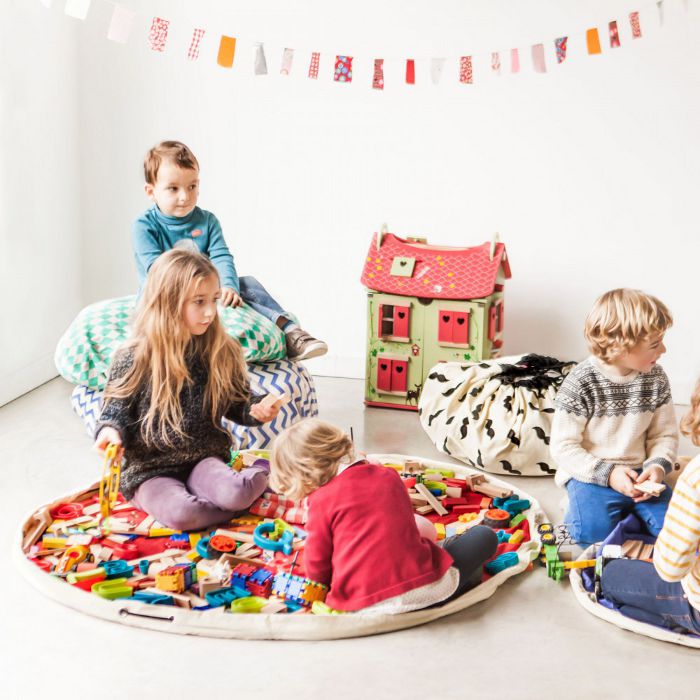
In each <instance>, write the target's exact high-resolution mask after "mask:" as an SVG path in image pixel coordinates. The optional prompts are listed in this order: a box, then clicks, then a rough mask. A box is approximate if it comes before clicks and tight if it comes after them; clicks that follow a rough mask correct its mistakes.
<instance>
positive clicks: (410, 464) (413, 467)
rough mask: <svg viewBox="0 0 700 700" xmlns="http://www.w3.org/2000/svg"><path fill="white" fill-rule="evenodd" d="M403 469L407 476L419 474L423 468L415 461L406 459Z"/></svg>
mask: <svg viewBox="0 0 700 700" xmlns="http://www.w3.org/2000/svg"><path fill="white" fill-rule="evenodd" d="M403 469H404V472H406V473H407V474H421V473H422V472H423V471H424V470H425V467H424V466H423V465H422V464H421V463H420V462H419V461H418V460H417V459H407V460H406V462H405V463H404V465H403Z"/></svg>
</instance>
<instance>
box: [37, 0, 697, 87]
mask: <svg viewBox="0 0 700 700" xmlns="http://www.w3.org/2000/svg"><path fill="white" fill-rule="evenodd" d="M39 1H40V2H41V4H42V5H43V6H44V7H46V8H47V9H51V8H52V7H53V6H54V2H53V0H39ZM102 2H107V3H108V4H110V5H112V6H113V9H112V13H111V18H110V21H109V25H108V28H107V34H106V37H107V39H108V40H109V41H112V42H116V43H120V44H126V43H127V42H129V40H130V39H131V38H132V33H133V27H134V23H135V22H134V20H135V17H136V14H137V13H136V11H135V10H132V9H131V8H129V7H125V6H123V5H120V4H119V3H118V2H115V1H114V0H102ZM664 2H665V0H650V2H648V6H649V9H650V11H651V8H654V9H655V10H656V13H657V15H658V22H659V25H660V26H663V25H664V22H665V13H664V10H665V4H664ZM682 2H683V5H684V7H685V9H686V11H687V9H688V8H687V4H688V2H687V0H682ZM91 4H92V0H64V3H63V12H64V14H65V15H68V16H70V17H73V18H75V19H79V20H85V19H86V18H87V17H88V15H89V14H90V8H91ZM645 6H646V5H645ZM642 9H644V7H642ZM645 18H646V14H645ZM628 20H629V34H628V35H627V36H631V37H632V38H633V39H640V38H641V37H642V28H641V23H640V13H639V11H638V10H637V11H634V12H629V13H628ZM149 21H150V26H149V29H148V36H147V43H148V47H149V48H150V49H151V51H154V52H157V53H164V52H165V51H166V45H167V43H168V35H169V30H170V20H169V19H167V18H164V17H150V18H149ZM607 25H608V26H607V30H608V39H609V44H610V48H611V49H615V48H619V47H620V46H621V37H620V27H619V24H618V21H617V20H610V21H609V22H608V23H607ZM604 26H605V25H603V27H604ZM623 29H624V26H623ZM604 31H605V30H604V29H603V32H604ZM212 34H213V35H214V40H217V39H218V42H219V48H218V52H217V57H216V63H217V65H219V66H220V67H222V68H227V69H231V68H233V65H234V57H235V53H236V45H237V42H238V41H240V39H239V38H237V37H232V36H227V35H223V34H218V35H217V34H216V33H215V32H214V31H212V30H211V29H208V30H207V29H204V28H194V29H193V30H192V34H191V38H190V40H189V44H188V45H187V51H186V56H187V59H188V60H190V61H197V60H198V59H199V55H200V46H201V45H202V43H203V42H204V41H205V40H207V41H211V39H209V38H208V37H209V36H211V35H212ZM177 36H180V33H179V32H178V33H177ZM569 38H571V35H570V34H569V35H566V36H560V37H558V38H555V39H554V41H553V48H554V55H555V57H556V63H557V64H562V63H564V61H565V60H566V59H567V51H568V47H569ZM574 40H575V37H574V39H572V41H574ZM545 46H547V47H548V48H547V49H546V50H545ZM580 46H581V43H580V41H578V40H576V41H575V43H574V45H573V49H575V50H576V53H577V55H580V54H579V47H580ZM253 48H254V52H255V53H254V67H253V72H254V74H255V75H267V73H268V69H267V60H266V56H265V50H264V44H263V42H255V43H253ZM573 49H572V50H573ZM181 50H184V49H181ZM551 51H552V43H551V40H550V41H549V42H547V43H546V44H545V43H535V44H532V45H531V46H530V55H531V60H532V69H531V70H532V72H534V73H538V74H543V73H547V60H546V52H550V53H551ZM585 52H586V54H587V55H589V56H593V55H598V54H601V53H602V46H601V40H600V33H599V28H598V27H590V28H588V29H587V30H586V32H585ZM168 53H169V54H173V53H175V51H174V50H173V49H172V48H171V49H169V50H168ZM294 53H295V49H294V48H285V49H284V50H283V53H282V60H281V66H280V74H281V75H283V76H289V75H290V73H291V71H292V63H293V58H294ZM508 53H509V55H510V74H511V75H517V74H519V73H520V72H521V62H520V48H519V47H513V48H511V49H510V51H509V52H508ZM508 53H506V52H505V51H504V52H501V51H491V52H490V73H491V75H493V76H495V77H500V76H501V75H502V71H503V70H504V68H505V69H506V70H507V59H508ZM306 55H307V56H308V54H306ZM320 58H321V53H320V52H319V51H313V52H311V57H310V62H309V68H308V74H307V75H308V78H309V79H312V80H317V79H318V78H319V67H320ZM476 59H477V63H478V66H477V67H478V68H479V67H480V66H481V60H480V58H479V56H477V57H476ZM390 60H393V59H390ZM403 60H404V61H405V83H406V85H415V84H416V60H417V59H415V58H406V59H403ZM418 60H422V59H418ZM429 60H430V64H429V66H430V79H431V82H432V83H433V85H438V84H439V83H440V82H441V80H442V74H443V72H444V67H445V62H446V61H447V60H448V59H446V58H444V57H440V58H430V59H429ZM452 60H454V59H452ZM457 60H458V65H459V83H460V84H463V85H471V84H473V83H474V76H475V73H474V62H473V61H474V58H473V55H471V54H470V55H461V56H459V57H458V58H457ZM487 61H488V58H486V57H485V58H484V63H485V64H486V65H485V66H484V70H488V63H487ZM352 63H353V57H352V56H346V55H340V54H338V55H336V56H335V61H334V69H333V81H335V82H338V83H351V82H352V78H353V75H352ZM384 65H385V59H384V58H376V59H374V63H373V71H372V81H371V87H372V89H373V90H380V91H382V90H384V86H385V78H384ZM477 75H478V76H480V75H481V73H480V72H479V73H477Z"/></svg>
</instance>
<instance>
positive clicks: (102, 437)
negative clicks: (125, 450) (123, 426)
mask: <svg viewBox="0 0 700 700" xmlns="http://www.w3.org/2000/svg"><path fill="white" fill-rule="evenodd" d="M110 442H113V443H114V444H115V445H121V444H122V436H121V435H120V434H119V431H118V430H116V429H115V428H110V426H108V425H106V426H105V427H104V428H102V430H100V432H99V433H98V435H97V439H96V440H95V449H96V450H97V451H98V452H104V451H105V450H106V449H107V448H108V447H109V443H110Z"/></svg>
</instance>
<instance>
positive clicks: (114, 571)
mask: <svg viewBox="0 0 700 700" xmlns="http://www.w3.org/2000/svg"><path fill="white" fill-rule="evenodd" d="M102 568H103V569H104V570H105V578H106V579H113V578H131V576H132V575H133V573H134V567H133V566H129V565H128V564H127V563H126V562H125V561H124V560H123V559H113V560H112V561H105V562H102Z"/></svg>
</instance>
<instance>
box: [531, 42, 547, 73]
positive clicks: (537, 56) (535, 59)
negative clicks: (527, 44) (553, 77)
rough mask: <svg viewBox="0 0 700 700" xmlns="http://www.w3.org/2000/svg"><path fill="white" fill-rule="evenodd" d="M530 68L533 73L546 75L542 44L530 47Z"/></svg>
mask: <svg viewBox="0 0 700 700" xmlns="http://www.w3.org/2000/svg"><path fill="white" fill-rule="evenodd" d="M531 51H532V67H533V68H534V69H535V73H546V72H547V65H546V64H545V62H544V44H533V45H532V49H531Z"/></svg>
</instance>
